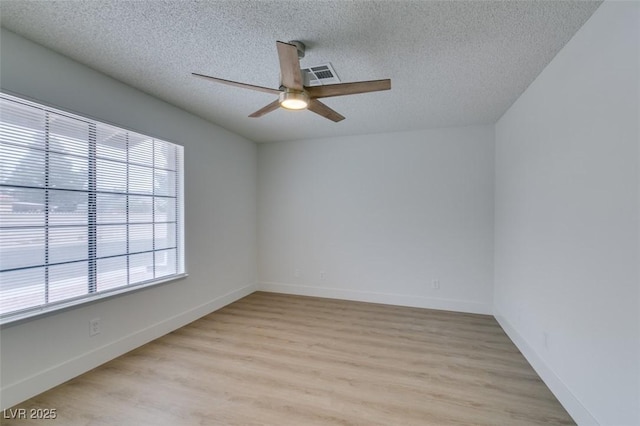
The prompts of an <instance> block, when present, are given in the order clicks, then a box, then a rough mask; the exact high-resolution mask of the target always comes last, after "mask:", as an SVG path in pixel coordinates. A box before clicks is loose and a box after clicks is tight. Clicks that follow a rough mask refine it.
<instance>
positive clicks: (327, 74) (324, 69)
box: [302, 62, 340, 86]
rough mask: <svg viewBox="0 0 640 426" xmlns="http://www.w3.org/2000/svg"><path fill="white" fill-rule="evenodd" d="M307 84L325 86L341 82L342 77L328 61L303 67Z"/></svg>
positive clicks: (305, 83)
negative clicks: (339, 76) (340, 77)
mask: <svg viewBox="0 0 640 426" xmlns="http://www.w3.org/2000/svg"><path fill="white" fill-rule="evenodd" d="M302 75H303V76H304V85H305V86H323V85H325V84H337V83H340V79H339V78H338V75H337V74H336V71H335V70H334V69H333V67H332V66H331V64H330V63H329V62H327V63H326V64H322V65H315V66H313V67H309V68H302Z"/></svg>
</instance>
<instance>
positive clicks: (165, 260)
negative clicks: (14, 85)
mask: <svg viewBox="0 0 640 426" xmlns="http://www.w3.org/2000/svg"><path fill="white" fill-rule="evenodd" d="M182 153H183V148H182V147H181V146H178V145H175V144H173V143H169V142H165V141H163V140H159V139H156V138H152V137H150V136H145V135H141V134H139V133H134V132H130V131H127V130H123V129H120V128H118V127H114V126H111V125H108V124H104V123H100V122H97V121H95V120H91V119H87V118H84V117H80V116H77V115H73V114H69V113H66V112H63V111H58V110H55V109H52V108H48V107H45V106H42V105H38V104H35V103H33V102H29V101H25V100H22V99H19V98H16V97H13V96H9V95H6V94H0V320H1V321H2V322H3V323H6V322H10V321H14V320H16V319H20V318H24V317H29V316H32V315H37V314H39V313H42V312H48V311H52V310H56V309H60V308H63V307H67V306H70V305H74V304H78V303H82V302H84V301H88V300H94V299H97V298H101V297H104V296H106V295H111V294H115V293H121V292H124V291H130V290H133V289H136V288H139V287H141V286H147V285H151V284H157V283H159V282H164V281H166V280H168V279H171V278H175V277H178V276H182V275H184V272H185V268H184V248H183V245H184V244H183V235H184V230H183V228H184V226H183V189H182V188H183V161H182Z"/></svg>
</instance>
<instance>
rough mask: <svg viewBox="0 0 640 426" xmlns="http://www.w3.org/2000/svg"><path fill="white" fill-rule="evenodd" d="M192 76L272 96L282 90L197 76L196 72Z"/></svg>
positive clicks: (201, 75)
mask: <svg viewBox="0 0 640 426" xmlns="http://www.w3.org/2000/svg"><path fill="white" fill-rule="evenodd" d="M191 75H194V76H196V77H200V78H204V79H206V80H211V81H215V82H216V83H222V84H226V85H228V86H235V87H242V88H244V89H251V90H257V91H259V92H265V93H272V94H275V95H277V94H278V93H280V90H278V89H271V88H269V87H262V86H254V85H253V84H247V83H239V82H237V81H231V80H225V79H222V78H217V77H211V76H208V75H203V74H197V73H195V72H192V73H191Z"/></svg>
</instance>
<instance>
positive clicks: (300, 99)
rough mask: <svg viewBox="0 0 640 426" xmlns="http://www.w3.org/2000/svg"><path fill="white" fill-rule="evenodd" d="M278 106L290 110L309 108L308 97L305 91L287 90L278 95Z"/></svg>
mask: <svg viewBox="0 0 640 426" xmlns="http://www.w3.org/2000/svg"><path fill="white" fill-rule="evenodd" d="M280 106H281V107H282V108H285V109H292V110H300V109H305V108H307V107H308V106H309V95H307V92H305V91H300V90H291V89H287V90H285V91H284V92H282V93H280Z"/></svg>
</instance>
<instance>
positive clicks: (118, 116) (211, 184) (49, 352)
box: [0, 30, 257, 408]
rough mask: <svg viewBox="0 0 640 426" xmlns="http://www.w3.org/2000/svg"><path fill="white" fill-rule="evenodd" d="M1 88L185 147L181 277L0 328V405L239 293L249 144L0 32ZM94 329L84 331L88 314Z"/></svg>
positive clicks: (250, 169)
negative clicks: (96, 324) (96, 323)
mask: <svg viewBox="0 0 640 426" xmlns="http://www.w3.org/2000/svg"><path fill="white" fill-rule="evenodd" d="M0 52H1V55H2V56H1V58H0V59H1V69H0V72H1V74H0V76H1V80H0V83H1V85H2V89H3V90H5V91H10V92H13V93H15V94H21V95H23V96H26V97H29V98H31V99H35V100H40V101H42V102H43V103H46V104H49V105H52V106H56V107H59V108H62V109H66V110H68V111H73V112H77V113H80V114H84V115H88V116H92V117H95V118H97V119H99V120H103V121H107V122H111V123H114V124H116V125H120V126H122V127H125V128H129V129H132V130H135V131H139V132H141V133H146V134H149V135H152V136H157V137H159V138H164V139H166V140H169V141H173V142H176V143H179V144H181V145H183V146H184V147H185V169H186V174H185V191H186V197H185V202H186V255H187V259H186V260H187V263H186V265H187V272H188V273H189V277H188V278H185V279H182V280H178V281H173V282H171V283H168V284H164V285H162V286H159V287H154V288H150V289H146V290H143V291H139V292H137V293H135V294H129V295H125V296H120V297H116V298H112V299H108V300H105V301H101V302H98V303H93V304H91V305H88V306H83V307H80V308H77V309H72V310H69V311H65V312H63V313H59V314H56V315H51V316H47V317H45V318H42V319H38V320H35V321H29V322H26V323H23V324H19V325H15V326H9V327H5V328H3V329H2V330H1V335H0V336H1V338H0V343H1V350H0V362H1V363H2V377H1V382H2V401H1V402H2V408H6V407H9V406H11V405H13V404H15V403H17V402H19V401H21V400H23V399H25V398H28V397H31V396H32V395H35V394H37V393H39V392H42V391H43V390H45V389H47V388H49V387H51V386H53V385H56V384H58V383H60V382H62V381H65V380H67V379H69V378H71V377H74V376H76V375H77V374H80V373H82V372H84V371H86V370H88V369H90V368H93V367H95V366H97V365H99V364H101V363H102V362H105V361H107V360H108V359H111V358H113V357H115V356H118V355H120V354H122V353H124V352H126V351H128V350H130V349H132V348H134V347H137V346H139V345H140V344H142V343H145V342H147V341H149V340H152V339H153V338H155V337H158V336H160V335H163V334H165V333H167V332H169V331H171V330H173V329H175V328H177V327H180V326H182V325H184V324H186V323H188V322H190V321H193V320H194V319H196V318H198V317H200V316H202V315H204V314H207V313H209V312H211V311H213V310H215V309H216V308H218V307H220V306H222V305H224V304H226V303H229V302H231V301H233V300H235V299H237V298H239V297H242V296H244V295H246V294H248V293H251V292H252V291H253V290H254V289H255V283H256V275H257V274H256V262H257V260H256V225H257V222H256V169H257V164H256V161H257V160H256V159H257V149H256V145H255V144H254V143H253V142H250V141H247V140H246V139H243V138H241V137H239V136H237V135H234V134H232V133H229V132H228V131H225V130H223V129H221V128H220V127H217V126H214V125H212V124H210V123H208V122H206V121H204V120H201V119H199V118H197V117H195V116H193V115H190V114H188V113H186V112H184V111H182V110H180V109H177V108H175V107H173V106H171V105H169V104H166V103H164V102H161V101H159V100H157V99H155V98H152V97H150V96H148V95H146V94H143V93H142V92H139V91H137V90H135V89H133V88H131V87H128V86H126V85H124V84H122V83H119V82H117V81H115V80H113V79H111V78H108V77H106V76H104V75H102V74H99V73H97V72H95V71H93V70H91V69H89V68H87V67H84V66H82V65H80V64H78V63H76V62H73V61H71V60H69V59H68V58H65V57H63V56H60V55H58V54H56V53H54V52H52V51H50V50H47V49H45V48H43V47H41V46H38V45H35V44H33V43H31V42H29V41H27V40H25V39H23V38H21V37H19V36H17V35H15V34H13V33H10V32H8V31H5V30H3V31H2V34H1V49H0ZM96 317H99V318H101V320H102V332H101V334H99V335H97V336H94V337H91V338H90V337H89V332H88V324H89V320H90V319H92V318H96Z"/></svg>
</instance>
